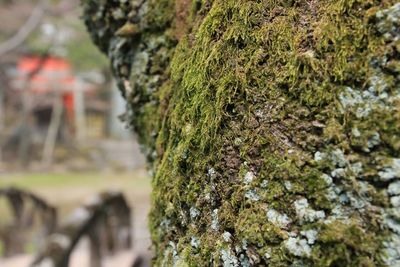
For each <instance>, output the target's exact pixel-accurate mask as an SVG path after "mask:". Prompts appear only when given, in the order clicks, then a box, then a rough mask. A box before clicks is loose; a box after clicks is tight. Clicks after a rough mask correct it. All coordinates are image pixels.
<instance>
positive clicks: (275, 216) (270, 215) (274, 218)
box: [267, 209, 292, 228]
mask: <svg viewBox="0 0 400 267" xmlns="http://www.w3.org/2000/svg"><path fill="white" fill-rule="evenodd" d="M267 219H268V221H269V222H271V223H272V224H274V225H275V226H277V227H279V228H287V227H288V226H289V224H290V223H291V222H292V221H291V220H290V218H289V217H288V216H287V215H286V214H284V213H283V214H282V213H279V212H278V211H276V210H274V209H269V210H268V211H267Z"/></svg>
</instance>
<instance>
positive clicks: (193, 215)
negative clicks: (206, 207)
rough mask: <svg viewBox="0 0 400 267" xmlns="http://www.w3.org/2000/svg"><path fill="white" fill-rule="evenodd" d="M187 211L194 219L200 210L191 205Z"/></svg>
mask: <svg viewBox="0 0 400 267" xmlns="http://www.w3.org/2000/svg"><path fill="white" fill-rule="evenodd" d="M189 213H190V218H192V219H196V218H197V217H198V216H199V215H200V211H199V210H198V209H196V208H195V207H191V208H190V211H189Z"/></svg>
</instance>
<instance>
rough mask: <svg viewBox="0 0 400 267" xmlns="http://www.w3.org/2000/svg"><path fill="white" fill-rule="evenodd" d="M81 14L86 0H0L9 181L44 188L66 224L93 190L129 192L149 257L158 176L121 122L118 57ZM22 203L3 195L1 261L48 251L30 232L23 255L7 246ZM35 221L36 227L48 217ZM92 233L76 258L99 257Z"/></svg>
mask: <svg viewBox="0 0 400 267" xmlns="http://www.w3.org/2000/svg"><path fill="white" fill-rule="evenodd" d="M80 14H81V10H80V7H79V0H59V1H56V0H35V1H33V0H30V1H27V0H0V188H3V189H4V188H5V189H7V188H10V187H11V186H12V187H16V188H18V189H22V190H26V191H27V192H32V193H33V194H35V195H37V196H40V198H42V199H43V200H44V201H45V202H46V203H48V204H49V205H52V206H54V207H55V208H56V209H57V213H58V221H59V222H60V224H62V222H63V221H64V220H66V219H65V218H67V217H68V216H69V214H71V212H73V210H74V209H76V207H79V205H82V203H84V202H85V199H87V198H88V197H90V196H92V195H95V194H97V193H98V192H102V191H105V190H114V191H121V192H123V193H124V195H125V196H126V198H127V200H128V202H129V205H130V206H131V208H132V210H133V212H132V214H133V223H132V231H133V233H134V235H133V242H132V243H133V248H132V249H133V250H134V251H135V253H136V252H139V253H141V254H143V255H145V258H146V259H147V261H148V259H149V258H150V257H151V253H150V252H149V246H150V240H149V234H148V232H147V221H146V216H147V213H148V210H149V195H150V179H149V177H148V174H147V172H146V170H145V166H144V158H143V156H142V155H141V153H140V149H139V146H138V144H137V142H136V139H135V136H134V135H133V134H132V132H131V130H130V129H127V127H126V125H127V124H126V123H123V122H121V119H120V118H121V117H123V113H124V110H125V103H124V100H123V99H122V98H121V96H120V93H119V91H118V89H117V88H116V86H115V82H114V80H113V78H112V74H111V72H110V68H109V65H108V61H107V60H106V58H105V56H104V55H102V54H101V53H100V52H99V51H98V49H97V48H96V47H94V45H93V44H92V43H91V41H90V38H89V35H88V33H87V32H86V30H85V27H84V25H83V23H82V21H81V20H80ZM10 203H11V205H9V204H10ZM12 205H13V204H12V201H10V199H7V197H3V198H2V197H1V194H0V214H1V216H0V255H3V256H0V266H12V267H14V266H15V267H19V266H27V265H28V264H29V261H31V260H32V258H33V257H34V255H35V253H37V251H38V250H39V244H37V243H38V242H35V241H34V238H30V236H28V234H27V236H26V237H25V238H24V239H25V240H24V241H23V249H22V250H20V252H19V253H18V255H11V256H10V255H9V256H7V257H5V253H4V252H5V251H6V250H7V248H6V247H5V246H7V242H6V241H5V240H6V239H7V237H5V235H4V234H2V233H3V232H4V230H1V229H7V227H8V226H9V225H10V224H13V222H14V220H15V218H13V216H15V214H13V210H12ZM10 206H11V207H10ZM14 213H15V212H14ZM18 216H20V217H21V216H22V215H18ZM24 216H25V215H24ZM26 216H28V215H26ZM28 217H29V216H28ZM29 226H32V227H31V228H32V236H35V230H37V229H39V228H38V226H34V223H31V224H29ZM85 242H86V241H85V240H84V239H83V241H82V244H80V245H78V246H77V247H76V248H75V250H74V254H73V257H72V258H73V259H72V260H71V263H70V266H73V267H75V266H76V267H78V266H79V267H83V266H89V263H82V262H85V261H86V262H88V261H89V260H88V257H89V258H90V256H89V253H88V251H87V250H88V248H87V247H88V246H86V245H85ZM11 254H15V253H11ZM130 257H131V254H130V253H127V256H121V255H119V256H118V255H114V256H109V257H108V258H107V259H106V260H105V261H104V262H103V266H119V267H123V266H131V265H130V264H131V259H130ZM113 260H115V261H114V262H113ZM116 262H118V263H116Z"/></svg>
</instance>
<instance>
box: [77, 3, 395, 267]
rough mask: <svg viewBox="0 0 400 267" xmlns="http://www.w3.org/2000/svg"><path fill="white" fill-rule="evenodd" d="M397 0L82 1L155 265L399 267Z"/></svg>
mask: <svg viewBox="0 0 400 267" xmlns="http://www.w3.org/2000/svg"><path fill="white" fill-rule="evenodd" d="M396 2H397V1H396V0H387V1H377V0H371V1H361V0H354V1H337V0H326V1H286V0H285V1H284V0H279V1H267V0H265V1H264V0H263V1H250V0H243V1H237V0H235V1H234V0H201V1H200V0H191V1H189V0H175V1H174V0H137V1H122V0H121V1H95V0H86V1H83V6H84V12H85V15H84V19H85V22H86V24H87V26H88V29H89V31H90V33H91V36H92V38H93V40H94V42H95V43H96V44H97V45H98V46H99V47H100V49H102V50H103V51H104V52H105V53H107V55H108V56H109V58H110V59H111V62H112V66H113V71H114V73H115V75H116V77H117V79H118V81H119V85H120V88H121V91H122V93H123V95H124V96H125V98H126V100H127V101H128V103H129V108H128V110H127V112H126V116H125V118H126V120H127V122H128V123H129V124H130V125H132V127H133V128H134V129H135V131H136V132H137V133H138V135H139V138H140V142H141V143H142V144H143V145H144V147H145V153H146V155H147V158H148V160H149V163H150V168H151V169H152V170H153V171H154V176H153V180H152V184H153V203H152V212H151V215H150V221H151V223H150V227H151V232H152V238H153V242H154V247H155V252H156V258H155V265H156V266H400V223H399V221H400V213H399V210H400V196H399V195H400V181H399V179H400V155H399V154H400V153H399V152H400V131H399V129H400V115H399V114H400V87H399V84H400V32H399V27H400V3H397V4H396Z"/></svg>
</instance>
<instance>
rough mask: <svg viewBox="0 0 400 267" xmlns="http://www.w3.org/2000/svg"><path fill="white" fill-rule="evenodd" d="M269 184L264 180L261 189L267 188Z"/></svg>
mask: <svg viewBox="0 0 400 267" xmlns="http://www.w3.org/2000/svg"><path fill="white" fill-rule="evenodd" d="M268 184H269V182H268V180H264V181H262V183H261V185H260V186H261V188H267V187H268Z"/></svg>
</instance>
